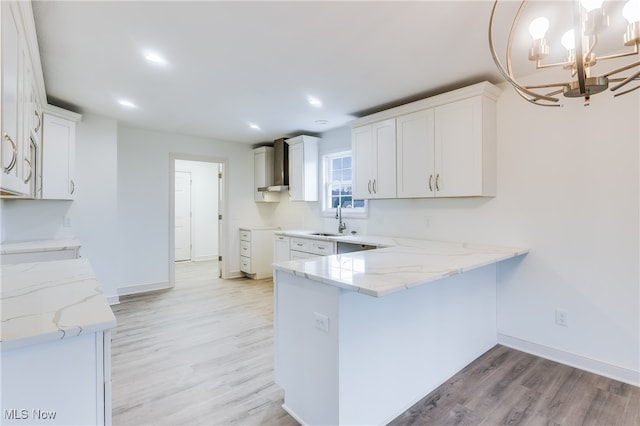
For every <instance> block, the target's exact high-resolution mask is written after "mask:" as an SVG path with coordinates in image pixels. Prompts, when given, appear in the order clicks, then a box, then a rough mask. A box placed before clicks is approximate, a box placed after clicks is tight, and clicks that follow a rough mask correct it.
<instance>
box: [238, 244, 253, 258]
mask: <svg viewBox="0 0 640 426" xmlns="http://www.w3.org/2000/svg"><path fill="white" fill-rule="evenodd" d="M240 256H246V257H251V243H250V242H249V241H240Z"/></svg>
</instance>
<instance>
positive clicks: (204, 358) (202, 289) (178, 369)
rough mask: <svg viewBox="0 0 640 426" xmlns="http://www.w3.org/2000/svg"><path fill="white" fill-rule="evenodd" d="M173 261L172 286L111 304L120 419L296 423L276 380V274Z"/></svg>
mask: <svg viewBox="0 0 640 426" xmlns="http://www.w3.org/2000/svg"><path fill="white" fill-rule="evenodd" d="M215 267H216V263H215V262H195V263H178V264H176V287H175V289H173V290H167V291H161V292H154V293H149V294H146V295H140V296H130V297H128V298H123V299H122V302H121V303H120V304H119V305H116V306H114V307H113V308H114V309H113V310H114V314H115V315H116V319H117V322H118V325H117V327H116V330H115V332H114V333H113V337H112V380H113V424H114V425H197V424H204V425H231V424H238V425H297V424H298V423H297V422H295V421H294V420H293V418H291V417H290V416H289V415H288V414H287V413H286V412H285V411H284V410H283V409H282V408H281V405H282V391H281V390H280V389H279V387H277V386H276V385H275V384H274V383H273V285H272V282H271V280H258V281H256V280H246V279H238V280H227V281H225V280H218V279H217V278H216V277H217V271H216V269H215Z"/></svg>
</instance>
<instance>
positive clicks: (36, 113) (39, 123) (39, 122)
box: [33, 109, 42, 133]
mask: <svg viewBox="0 0 640 426" xmlns="http://www.w3.org/2000/svg"><path fill="white" fill-rule="evenodd" d="M33 113H34V114H35V115H36V118H37V119H38V125H37V126H35V127H34V128H33V131H34V132H36V133H38V131H39V130H40V125H41V124H42V119H41V118H40V114H38V110H36V109H34V110H33Z"/></svg>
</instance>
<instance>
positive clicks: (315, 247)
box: [312, 241, 335, 256]
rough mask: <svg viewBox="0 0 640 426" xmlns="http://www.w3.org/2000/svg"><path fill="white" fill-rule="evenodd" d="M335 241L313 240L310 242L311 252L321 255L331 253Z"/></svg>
mask: <svg viewBox="0 0 640 426" xmlns="http://www.w3.org/2000/svg"><path fill="white" fill-rule="evenodd" d="M334 245H335V243H334V242H333V241H314V242H313V244H312V251H313V253H317V254H321V255H327V256H328V255H330V254H333V247H334Z"/></svg>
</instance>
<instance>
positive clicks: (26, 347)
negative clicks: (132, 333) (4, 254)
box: [0, 259, 116, 425]
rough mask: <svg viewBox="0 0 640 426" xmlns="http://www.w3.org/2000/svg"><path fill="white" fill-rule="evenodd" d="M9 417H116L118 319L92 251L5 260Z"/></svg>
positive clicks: (99, 420) (21, 420) (65, 420)
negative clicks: (89, 255)
mask: <svg viewBox="0 0 640 426" xmlns="http://www.w3.org/2000/svg"><path fill="white" fill-rule="evenodd" d="M0 303H1V306H2V329H1V331H2V334H1V336H0V340H1V342H0V350H1V353H2V407H1V408H2V413H3V424H34V423H45V422H46V424H64V425H70V424H83V425H87V424H96V425H102V424H110V423H111V337H110V329H112V328H114V327H115V325H116V319H115V317H114V315H113V312H112V311H111V308H110V307H109V304H108V303H107V300H106V298H105V296H104V294H103V292H102V289H101V286H100V284H99V282H98V281H97V280H96V277H95V274H94V272H93V270H92V268H91V265H90V264H89V261H87V260H86V259H67V260H52V261H43V262H33V263H18V264H11V265H3V266H2V291H1V292H0Z"/></svg>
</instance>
